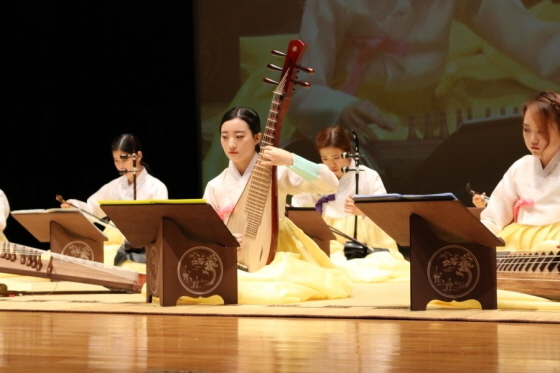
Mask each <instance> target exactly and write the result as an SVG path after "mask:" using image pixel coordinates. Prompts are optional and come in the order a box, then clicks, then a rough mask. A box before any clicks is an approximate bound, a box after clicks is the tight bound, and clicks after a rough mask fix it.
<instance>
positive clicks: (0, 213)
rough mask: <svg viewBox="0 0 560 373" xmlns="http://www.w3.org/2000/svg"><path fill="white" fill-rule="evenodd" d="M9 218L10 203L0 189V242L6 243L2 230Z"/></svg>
mask: <svg viewBox="0 0 560 373" xmlns="http://www.w3.org/2000/svg"><path fill="white" fill-rule="evenodd" d="M8 216H10V203H9V202H8V198H7V197H6V194H4V191H2V189H0V241H8V239H7V238H6V236H5V235H4V229H6V220H7V219H8Z"/></svg>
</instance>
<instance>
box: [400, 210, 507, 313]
mask: <svg viewBox="0 0 560 373" xmlns="http://www.w3.org/2000/svg"><path fill="white" fill-rule="evenodd" d="M410 249H411V255H410V268H411V269H410V270H411V273H410V296H411V299H410V309H411V310H412V311H419V310H426V306H427V305H428V303H429V302H430V301H432V300H441V301H445V302H451V301H457V302H461V301H465V300H470V299H474V300H477V301H478V302H479V303H480V304H481V306H482V308H483V309H496V308H497V290H496V285H497V280H496V248H495V247H485V246H481V245H479V244H477V243H474V242H449V241H445V240H443V239H441V238H439V237H438V236H437V235H436V234H435V233H434V231H433V230H432V229H431V228H430V225H429V224H428V222H427V221H426V220H425V219H423V218H421V217H420V216H418V215H411V216H410Z"/></svg>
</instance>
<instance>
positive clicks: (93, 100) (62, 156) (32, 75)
mask: <svg viewBox="0 0 560 373" xmlns="http://www.w3.org/2000/svg"><path fill="white" fill-rule="evenodd" d="M15 4H16V5H14V6H13V12H9V13H8V14H5V16H6V17H8V18H10V19H11V22H12V23H11V25H12V27H11V31H10V33H9V35H7V36H6V37H5V38H4V40H6V43H7V44H6V47H7V48H6V50H5V54H4V58H3V60H5V61H7V62H8V66H7V67H4V77H5V79H4V81H6V82H7V84H6V85H4V87H5V88H6V89H5V92H6V93H7V94H8V95H7V97H8V99H7V102H6V106H5V108H6V112H7V113H8V115H7V116H6V117H5V118H7V119H5V120H4V121H3V131H2V146H1V150H0V151H1V155H2V166H3V172H2V179H1V180H0V189H2V190H3V191H4V192H5V193H6V195H7V197H8V200H9V202H10V207H11V210H22V209H37V208H53V207H58V206H59V205H58V203H57V202H56V200H55V195H56V194H61V195H63V197H64V198H66V199H69V198H77V199H82V200H85V199H87V197H88V196H89V195H91V194H92V193H93V192H95V191H96V190H97V189H99V188H100V187H101V186H102V185H103V184H105V183H106V182H108V181H110V180H112V179H114V178H115V177H118V174H117V172H116V170H115V167H114V165H113V162H112V154H111V151H110V145H111V141H112V139H113V138H114V137H115V136H117V135H119V134H120V133H123V132H134V133H136V134H137V136H138V137H139V138H140V140H141V141H142V143H143V147H144V157H145V160H146V161H147V162H148V164H149V165H150V166H151V168H152V169H153V174H154V175H155V176H156V177H158V178H159V179H161V180H162V181H163V182H164V183H165V184H166V185H167V187H168V189H169V198H172V199H177V198H200V197H201V196H202V191H201V187H200V183H199V182H198V180H199V179H200V174H201V172H200V163H201V162H200V159H199V158H200V157H199V153H200V150H199V141H198V139H199V130H198V125H197V123H198V119H197V105H196V100H195V92H196V90H195V66H194V56H193V26H192V25H193V22H192V9H191V7H192V5H191V2H190V1H180V2H160V1H147V0H135V1H120V0H112V1H18V2H16V3H15ZM5 233H6V235H7V236H8V239H9V240H10V241H12V242H16V243H21V244H25V245H29V246H32V247H43V246H45V244H41V243H38V242H37V241H36V240H35V238H34V237H33V236H31V235H30V234H29V233H28V232H27V231H26V230H25V229H24V228H23V227H22V226H21V225H20V224H19V223H18V222H17V221H15V220H14V219H13V218H12V217H10V218H9V220H8V226H7V229H6V231H5ZM47 245H48V244H47Z"/></svg>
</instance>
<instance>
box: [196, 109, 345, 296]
mask: <svg viewBox="0 0 560 373" xmlns="http://www.w3.org/2000/svg"><path fill="white" fill-rule="evenodd" d="M220 132H221V142H222V147H223V150H224V152H225V153H226V155H227V157H228V158H229V166H228V168H226V169H225V170H224V171H223V172H222V173H221V174H220V175H218V176H217V177H215V178H214V179H212V180H211V181H209V182H208V184H207V186H206V188H205V191H204V196H203V198H204V200H206V201H207V202H208V203H209V204H210V205H212V207H214V209H215V210H216V211H217V212H218V214H219V215H220V217H221V218H222V220H223V221H224V222H226V223H227V220H228V219H229V217H230V214H231V212H232V211H233V208H234V206H235V204H236V203H237V201H238V200H239V197H240V196H241V194H242V192H243V189H244V188H245V185H246V184H247V182H248V181H249V177H250V175H251V172H252V170H253V167H254V166H255V163H256V162H257V159H258V158H259V155H258V153H259V151H260V148H259V143H260V140H261V135H262V134H261V129H260V120H259V116H258V114H257V113H256V112H255V111H254V110H252V109H250V108H246V107H235V108H233V109H231V110H229V111H228V112H226V113H225V114H224V116H223V118H222V121H221V125H220ZM261 154H262V159H261V164H262V165H264V166H277V178H278V184H277V185H278V215H279V228H278V245H277V250H276V254H275V256H274V259H273V261H272V262H271V263H270V264H268V265H266V266H264V267H263V268H260V269H259V270H257V271H255V272H251V273H247V272H244V271H239V296H240V300H239V301H240V303H248V302H249V303H254V302H257V303H268V302H293V301H302V300H309V299H327V298H344V297H347V296H348V295H349V294H350V290H351V286H350V281H349V279H348V278H347V277H346V276H345V275H344V273H343V272H342V271H340V270H339V269H337V268H336V267H335V265H334V264H333V262H332V261H331V260H330V259H329V257H328V256H327V255H326V254H325V253H324V252H323V251H322V250H321V249H320V248H319V246H318V245H317V244H316V243H315V242H314V241H313V240H312V239H311V238H310V237H309V236H307V235H306V234H305V233H304V232H303V231H302V230H301V229H300V228H298V227H297V226H296V225H295V224H294V223H293V222H292V221H291V220H290V219H289V218H287V217H286V216H285V208H286V207H285V204H286V198H287V195H288V194H290V195H293V194H298V193H303V192H307V193H311V192H315V193H332V192H335V191H336V188H337V186H338V181H337V179H336V177H334V175H333V174H332V173H331V172H330V171H329V170H328V168H327V167H326V166H324V165H322V164H316V163H313V162H310V161H308V160H306V159H304V158H301V157H299V156H297V155H295V154H293V153H290V152H287V151H285V150H283V149H279V148H276V147H273V146H266V147H265V148H263V150H262V153H261ZM232 234H234V235H235V236H236V237H237V238H238V240H239V241H240V242H241V241H242V240H243V237H242V236H241V235H240V234H239V232H232Z"/></svg>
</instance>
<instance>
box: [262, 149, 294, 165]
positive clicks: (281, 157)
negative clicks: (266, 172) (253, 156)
mask: <svg viewBox="0 0 560 373" xmlns="http://www.w3.org/2000/svg"><path fill="white" fill-rule="evenodd" d="M260 164H261V165H262V166H291V165H293V164H294V155H293V154H292V153H291V152H289V151H287V150H284V149H280V148H277V147H275V146H271V145H266V146H264V147H263V148H262V150H261V160H260Z"/></svg>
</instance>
